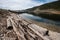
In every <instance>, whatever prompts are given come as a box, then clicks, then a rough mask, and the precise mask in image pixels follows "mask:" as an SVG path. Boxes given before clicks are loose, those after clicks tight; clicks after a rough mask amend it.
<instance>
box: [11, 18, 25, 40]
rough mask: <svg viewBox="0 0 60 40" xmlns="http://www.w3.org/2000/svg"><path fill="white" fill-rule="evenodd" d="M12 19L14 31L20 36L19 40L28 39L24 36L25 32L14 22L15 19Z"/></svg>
mask: <svg viewBox="0 0 60 40" xmlns="http://www.w3.org/2000/svg"><path fill="white" fill-rule="evenodd" d="M10 20H11V22H12V25H13V29H14V31H15V32H16V34H17V36H18V39H19V40H26V39H25V38H24V33H23V32H22V31H21V30H19V27H18V26H17V25H16V24H15V23H14V21H13V20H12V19H10Z"/></svg>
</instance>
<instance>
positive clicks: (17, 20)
mask: <svg viewBox="0 0 60 40" xmlns="http://www.w3.org/2000/svg"><path fill="white" fill-rule="evenodd" d="M7 28H8V29H13V30H14V32H15V33H16V35H17V37H18V38H17V40H50V39H49V37H46V36H48V35H49V34H48V30H47V29H45V28H42V27H39V26H37V25H36V24H33V23H32V22H30V21H27V20H25V19H23V18H22V17H21V16H19V15H17V14H12V15H11V16H9V17H8V19H7Z"/></svg>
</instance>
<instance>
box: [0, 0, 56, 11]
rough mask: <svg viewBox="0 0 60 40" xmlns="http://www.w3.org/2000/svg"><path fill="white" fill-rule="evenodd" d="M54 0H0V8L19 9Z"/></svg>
mask: <svg viewBox="0 0 60 40" xmlns="http://www.w3.org/2000/svg"><path fill="white" fill-rule="evenodd" d="M52 1H56V0H0V8H5V9H12V10H21V9H27V8H31V7H34V6H38V5H42V4H44V3H48V2H52Z"/></svg>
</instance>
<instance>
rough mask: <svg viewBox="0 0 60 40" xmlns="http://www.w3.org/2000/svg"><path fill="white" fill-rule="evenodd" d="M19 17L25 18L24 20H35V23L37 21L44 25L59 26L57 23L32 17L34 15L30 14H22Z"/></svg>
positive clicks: (59, 23)
mask: <svg viewBox="0 0 60 40" xmlns="http://www.w3.org/2000/svg"><path fill="white" fill-rule="evenodd" d="M20 15H21V16H23V17H25V18H28V19H31V20H35V21H38V22H44V23H48V24H54V25H58V26H60V22H59V21H52V20H49V19H45V18H41V17H38V16H34V15H31V14H27V13H23V14H20Z"/></svg>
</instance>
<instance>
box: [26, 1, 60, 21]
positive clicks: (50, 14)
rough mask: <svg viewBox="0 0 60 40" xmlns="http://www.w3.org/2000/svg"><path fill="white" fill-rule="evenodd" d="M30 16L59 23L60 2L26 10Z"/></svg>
mask: <svg viewBox="0 0 60 40" xmlns="http://www.w3.org/2000/svg"><path fill="white" fill-rule="evenodd" d="M26 11H28V12H29V13H30V14H33V15H37V16H40V17H44V18H48V19H52V20H57V21H60V19H59V17H60V1H55V2H51V3H47V4H43V5H41V6H37V7H33V8H30V9H27V10H26Z"/></svg>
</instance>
